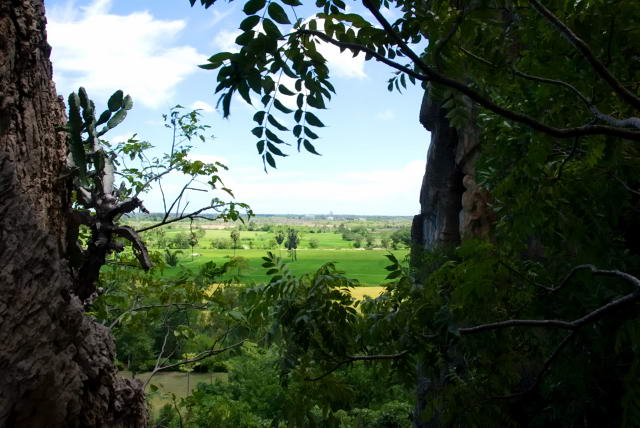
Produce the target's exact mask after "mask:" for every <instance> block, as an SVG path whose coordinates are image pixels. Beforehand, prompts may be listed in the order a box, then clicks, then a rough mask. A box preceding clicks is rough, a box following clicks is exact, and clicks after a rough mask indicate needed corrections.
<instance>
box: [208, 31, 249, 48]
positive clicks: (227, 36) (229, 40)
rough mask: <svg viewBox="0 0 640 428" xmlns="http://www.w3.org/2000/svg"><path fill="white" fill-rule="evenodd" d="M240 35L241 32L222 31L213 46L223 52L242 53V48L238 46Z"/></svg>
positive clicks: (217, 35)
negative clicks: (237, 40) (237, 41)
mask: <svg viewBox="0 0 640 428" xmlns="http://www.w3.org/2000/svg"><path fill="white" fill-rule="evenodd" d="M240 34H242V32H241V31H240V30H221V31H220V32H219V33H218V34H216V35H215V37H214V38H213V45H214V46H215V47H216V48H218V49H220V51H223V52H240V46H238V45H237V44H236V39H237V38H238V36H239V35H240Z"/></svg>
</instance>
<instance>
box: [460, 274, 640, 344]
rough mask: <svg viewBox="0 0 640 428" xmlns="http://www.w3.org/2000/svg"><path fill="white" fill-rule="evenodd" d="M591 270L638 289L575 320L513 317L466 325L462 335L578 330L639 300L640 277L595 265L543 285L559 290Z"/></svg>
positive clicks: (461, 331) (549, 288)
mask: <svg viewBox="0 0 640 428" xmlns="http://www.w3.org/2000/svg"><path fill="white" fill-rule="evenodd" d="M586 269H588V270H590V271H591V272H592V273H593V274H594V275H600V276H613V277H617V278H620V279H623V280H624V281H627V282H629V283H631V284H632V285H633V286H634V287H636V288H637V289H636V291H634V292H633V293H629V294H627V295H625V296H622V297H619V298H617V299H615V300H612V301H610V302H609V303H607V304H605V305H602V306H600V307H599V308H597V309H595V310H593V311H591V312H589V313H588V314H586V315H584V316H583V317H581V318H577V319H575V320H573V321H563V320H522V319H512V320H506V321H498V322H494V323H487V324H480V325H477V326H474V327H465V328H461V329H459V330H458V332H459V333H460V334H461V335H465V334H473V333H479V332H483V331H489V330H498V329H503V328H509V327H546V328H560V329H566V330H577V329H579V328H580V327H583V326H584V325H586V324H590V323H592V322H595V321H597V320H598V319H600V318H601V317H603V316H604V315H605V314H607V313H609V312H612V311H613V310H615V309H618V308H619V307H621V306H624V305H627V304H629V303H633V302H635V301H637V300H640V279H638V278H636V277H635V276H633V275H630V274H628V273H626V272H621V271H619V270H602V269H597V268H596V267H595V266H593V265H580V266H576V267H574V268H573V269H572V270H571V272H569V275H567V277H566V278H565V279H564V280H563V281H562V282H561V283H560V285H558V286H557V287H555V288H551V287H543V288H545V289H547V290H548V291H557V290H559V289H560V288H561V287H562V286H564V285H565V284H566V283H568V282H569V280H570V279H571V278H572V277H573V275H575V274H576V273H577V272H578V271H580V270H586Z"/></svg>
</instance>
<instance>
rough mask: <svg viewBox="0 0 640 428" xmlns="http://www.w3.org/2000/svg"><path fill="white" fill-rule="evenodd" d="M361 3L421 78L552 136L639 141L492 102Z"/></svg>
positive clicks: (637, 135)
mask: <svg viewBox="0 0 640 428" xmlns="http://www.w3.org/2000/svg"><path fill="white" fill-rule="evenodd" d="M363 4H364V6H365V7H366V8H367V9H368V10H369V11H370V12H371V13H372V14H373V16H374V17H375V18H376V19H377V20H378V22H379V23H380V24H381V25H382V27H383V28H384V29H385V31H386V32H387V33H388V34H389V35H390V36H391V37H392V38H393V39H394V40H395V41H396V43H397V44H398V46H399V47H400V49H401V50H402V52H403V53H404V54H405V55H406V56H407V57H409V59H411V61H413V63H414V64H415V65H416V66H417V67H418V68H420V69H421V70H422V71H423V72H424V74H425V78H423V79H422V80H425V81H431V82H435V83H439V84H442V85H444V86H447V87H449V88H452V89H455V90H457V91H459V92H460V93H462V94H464V95H466V96H468V97H469V98H470V99H471V100H473V101H475V102H477V103H478V104H479V105H481V106H482V107H484V108H486V109H487V110H490V111H492V112H494V113H496V114H498V115H499V116H502V117H504V118H505V119H509V120H512V121H514V122H518V123H522V124H524V125H527V126H529V127H530V128H532V129H534V130H536V131H539V132H543V133H545V134H547V135H550V136H552V137H557V138H571V137H581V136H587V135H609V136H612V137H620V138H626V139H629V140H634V141H640V132H639V131H632V130H628V129H623V128H616V127H611V126H604V125H582V126H578V127H574V128H556V127H553V126H549V125H547V124H544V123H542V122H539V121H537V120H535V119H533V118H532V117H530V116H527V115H525V114H522V113H517V112H514V111H512V110H509V109H507V108H505V107H502V106H499V105H497V104H496V103H495V102H493V100H491V99H490V98H489V97H486V96H484V95H482V94H480V93H479V92H478V91H476V90H474V89H472V88H471V87H469V86H467V85H465V84H464V83H462V82H459V81H457V80H454V79H450V78H448V77H446V76H444V75H442V74H440V73H438V72H437V71H435V70H433V69H432V68H431V67H429V66H428V65H427V64H425V63H424V62H423V61H422V60H421V59H420V57H419V56H418V55H417V54H416V53H415V52H413V50H411V48H409V46H408V45H407V44H406V42H405V41H404V40H403V39H402V37H401V36H400V35H399V34H398V33H397V32H396V31H395V30H394V29H393V27H392V26H391V24H390V23H389V21H387V20H386V18H385V17H384V16H383V15H382V14H381V13H380V11H379V10H378V9H376V7H375V6H374V5H373V4H372V3H371V1H370V0H363ZM338 43H339V42H338Z"/></svg>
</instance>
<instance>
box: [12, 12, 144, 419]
mask: <svg viewBox="0 0 640 428" xmlns="http://www.w3.org/2000/svg"><path fill="white" fill-rule="evenodd" d="M50 50H51V48H50V47H49V45H48V44H47V42H46V34H45V18H44V6H43V4H42V1H41V0H0V260H1V263H0V344H2V345H1V346H0V374H1V375H0V427H29V428H38V427H125V426H126V427H138V426H145V425H146V419H147V412H146V409H145V403H144V395H143V392H142V389H141V383H140V382H138V381H131V380H128V379H122V378H118V377H117V376H116V374H117V372H116V369H115V366H114V355H115V346H114V342H113V339H112V337H111V333H110V331H109V330H108V329H107V328H105V327H103V326H101V325H99V324H96V323H95V322H93V321H92V320H91V319H89V318H88V317H86V316H85V315H84V308H83V306H82V303H81V302H80V301H79V300H78V298H77V297H76V296H74V295H72V293H71V290H72V289H73V285H74V280H75V279H74V278H72V275H71V273H70V269H69V267H68V263H67V259H66V253H67V251H66V250H67V244H66V239H65V234H66V216H65V214H66V213H67V212H68V209H69V203H70V202H69V191H68V187H67V185H68V180H67V179H66V178H65V159H66V153H67V147H66V144H65V138H64V135H63V134H62V133H60V132H57V127H60V126H62V125H64V122H65V117H64V106H63V103H62V101H61V99H59V98H58V97H57V96H56V93H55V88H54V86H53V82H52V80H51V76H52V73H51V63H50V61H49V52H50Z"/></svg>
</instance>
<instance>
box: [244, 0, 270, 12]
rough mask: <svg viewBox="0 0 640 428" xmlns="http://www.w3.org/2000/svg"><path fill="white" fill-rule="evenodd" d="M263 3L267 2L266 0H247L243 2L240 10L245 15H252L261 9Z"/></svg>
mask: <svg viewBox="0 0 640 428" xmlns="http://www.w3.org/2000/svg"><path fill="white" fill-rule="evenodd" d="M265 4H267V0H249V1H248V2H247V3H245V5H244V8H243V9H242V10H243V11H244V13H246V14H247V15H253V14H254V13H256V12H258V11H259V10H262V8H263V7H264V5H265Z"/></svg>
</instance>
